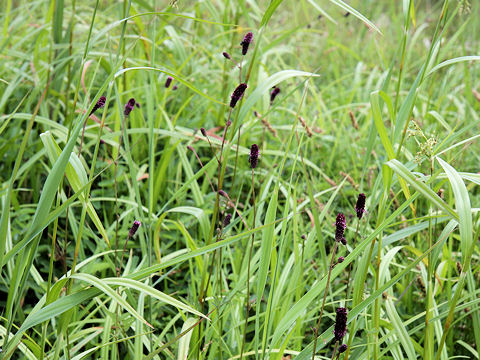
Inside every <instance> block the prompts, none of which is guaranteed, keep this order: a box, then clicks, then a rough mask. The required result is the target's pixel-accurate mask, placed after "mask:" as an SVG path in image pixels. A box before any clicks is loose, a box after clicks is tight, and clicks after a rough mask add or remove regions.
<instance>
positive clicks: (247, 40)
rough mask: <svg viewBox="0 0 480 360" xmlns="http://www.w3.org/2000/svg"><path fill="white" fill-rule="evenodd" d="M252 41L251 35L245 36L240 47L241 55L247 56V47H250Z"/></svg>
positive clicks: (249, 33)
mask: <svg viewBox="0 0 480 360" xmlns="http://www.w3.org/2000/svg"><path fill="white" fill-rule="evenodd" d="M252 40H253V33H251V32H248V33H246V34H245V36H244V38H243V40H242V42H241V43H240V45H242V55H247V51H248V47H249V46H250V43H251V42H252Z"/></svg>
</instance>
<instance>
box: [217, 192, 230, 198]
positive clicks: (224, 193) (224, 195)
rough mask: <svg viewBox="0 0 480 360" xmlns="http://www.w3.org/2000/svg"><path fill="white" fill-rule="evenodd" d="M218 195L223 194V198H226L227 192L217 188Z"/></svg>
mask: <svg viewBox="0 0 480 360" xmlns="http://www.w3.org/2000/svg"><path fill="white" fill-rule="evenodd" d="M218 195H220V196H223V197H225V198H227V199H228V195H227V193H226V192H225V191H223V190H218Z"/></svg>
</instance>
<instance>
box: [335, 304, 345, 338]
mask: <svg viewBox="0 0 480 360" xmlns="http://www.w3.org/2000/svg"><path fill="white" fill-rule="evenodd" d="M346 333H347V309H346V308H344V307H339V308H337V316H336V318H335V328H334V329H333V335H334V337H335V341H342V339H343V337H344V336H345V334H346Z"/></svg>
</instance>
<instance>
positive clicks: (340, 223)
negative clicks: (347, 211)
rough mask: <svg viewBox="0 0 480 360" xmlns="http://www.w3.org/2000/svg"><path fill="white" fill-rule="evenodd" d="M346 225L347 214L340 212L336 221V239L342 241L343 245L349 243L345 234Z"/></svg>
mask: <svg viewBox="0 0 480 360" xmlns="http://www.w3.org/2000/svg"><path fill="white" fill-rule="evenodd" d="M346 227H347V224H346V221H345V215H343V214H342V213H338V215H337V220H336V221H335V241H340V242H341V243H342V244H343V245H346V244H347V240H346V239H345V236H344V233H345V229H346Z"/></svg>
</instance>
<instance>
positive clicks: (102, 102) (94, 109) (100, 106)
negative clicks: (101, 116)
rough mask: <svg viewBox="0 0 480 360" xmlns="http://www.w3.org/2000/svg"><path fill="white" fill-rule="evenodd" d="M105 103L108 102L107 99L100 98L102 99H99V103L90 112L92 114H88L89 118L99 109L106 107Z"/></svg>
mask: <svg viewBox="0 0 480 360" xmlns="http://www.w3.org/2000/svg"><path fill="white" fill-rule="evenodd" d="M105 101H107V98H106V97H105V96H100V99H98V101H97V103H96V104H95V106H94V107H93V109H92V111H90V114H88V116H90V115H92V114H93V113H94V112H95V111H97V110H98V109H101V108H103V107H104V106H105Z"/></svg>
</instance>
